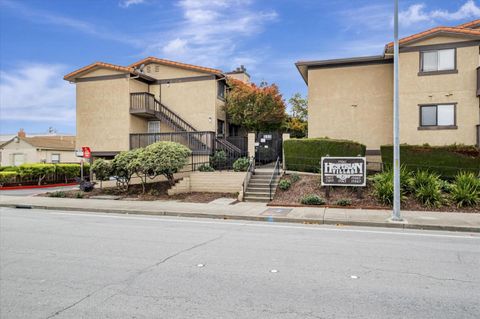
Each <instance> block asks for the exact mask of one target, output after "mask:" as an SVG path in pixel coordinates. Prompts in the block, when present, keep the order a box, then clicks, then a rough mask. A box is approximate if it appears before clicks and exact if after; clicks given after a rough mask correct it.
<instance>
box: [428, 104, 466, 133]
mask: <svg viewBox="0 0 480 319" xmlns="http://www.w3.org/2000/svg"><path fill="white" fill-rule="evenodd" d="M455 108H456V105H455V104H439V105H421V106H420V127H419V129H442V128H457V127H456V116H455Z"/></svg>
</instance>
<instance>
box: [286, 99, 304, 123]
mask: <svg viewBox="0 0 480 319" xmlns="http://www.w3.org/2000/svg"><path fill="white" fill-rule="evenodd" d="M288 103H289V104H290V105H291V106H292V116H293V117H295V118H297V119H299V120H300V121H302V122H306V121H307V120H308V108H307V106H308V102H307V99H306V98H303V97H302V95H301V94H300V93H298V92H297V93H295V94H294V95H293V96H292V97H291V98H290V99H289V100H288Z"/></svg>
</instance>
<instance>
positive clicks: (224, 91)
mask: <svg viewBox="0 0 480 319" xmlns="http://www.w3.org/2000/svg"><path fill="white" fill-rule="evenodd" d="M220 87H222V88H223V95H220V92H221V91H222V90H220ZM226 94H227V83H225V82H224V80H223V79H222V80H220V81H217V98H218V99H220V100H222V101H225V96H226Z"/></svg>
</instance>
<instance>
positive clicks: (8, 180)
mask: <svg viewBox="0 0 480 319" xmlns="http://www.w3.org/2000/svg"><path fill="white" fill-rule="evenodd" d="M17 176H18V173H17V172H12V171H2V172H0V186H2V185H5V184H12V183H15V182H16V180H17Z"/></svg>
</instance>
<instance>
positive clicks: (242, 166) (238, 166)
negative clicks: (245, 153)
mask: <svg viewBox="0 0 480 319" xmlns="http://www.w3.org/2000/svg"><path fill="white" fill-rule="evenodd" d="M248 166H250V160H249V159H248V158H246V157H241V158H239V159H237V160H236V161H235V162H234V163H233V170H234V171H235V172H246V171H247V170H248Z"/></svg>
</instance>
